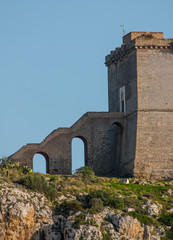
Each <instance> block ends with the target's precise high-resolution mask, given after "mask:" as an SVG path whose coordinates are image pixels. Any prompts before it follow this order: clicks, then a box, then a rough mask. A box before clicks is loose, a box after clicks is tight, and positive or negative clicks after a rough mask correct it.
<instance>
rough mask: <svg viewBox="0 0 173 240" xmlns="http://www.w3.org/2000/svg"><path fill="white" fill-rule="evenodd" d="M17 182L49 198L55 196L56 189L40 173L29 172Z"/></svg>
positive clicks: (51, 198) (52, 198)
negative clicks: (29, 173)
mask: <svg viewBox="0 0 173 240" xmlns="http://www.w3.org/2000/svg"><path fill="white" fill-rule="evenodd" d="M18 183H20V184H22V185H24V186H25V187H26V188H28V189H30V190H33V191H38V192H39V193H44V194H45V196H46V197H47V198H48V199H49V200H51V201H52V200H54V199H55V198H56V196H57V190H56V188H55V187H54V186H53V185H52V184H48V182H47V181H46V180H45V177H43V176H41V175H40V174H31V175H28V176H26V177H24V178H21V179H20V180H19V181H18Z"/></svg>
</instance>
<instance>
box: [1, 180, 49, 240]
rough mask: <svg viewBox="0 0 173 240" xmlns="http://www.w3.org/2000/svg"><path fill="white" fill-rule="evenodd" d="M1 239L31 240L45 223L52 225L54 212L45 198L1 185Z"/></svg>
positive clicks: (12, 186) (4, 184) (7, 185)
mask: <svg viewBox="0 0 173 240" xmlns="http://www.w3.org/2000/svg"><path fill="white" fill-rule="evenodd" d="M0 188H1V190H0V203H1V208H0V239H1V240H19V239H21V240H29V239H30V238H31V236H32V235H33V234H34V232H35V231H37V230H38V229H40V227H42V225H43V222H47V223H49V224H52V222H53V221H52V211H51V210H50V207H49V204H48V202H47V200H46V198H45V197H44V196H42V195H41V194H39V193H34V192H27V191H26V190H25V189H19V188H15V186H14V185H12V184H11V185H10V184H8V183H3V184H0Z"/></svg>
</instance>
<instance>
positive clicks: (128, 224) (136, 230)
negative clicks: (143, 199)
mask: <svg viewBox="0 0 173 240" xmlns="http://www.w3.org/2000/svg"><path fill="white" fill-rule="evenodd" d="M111 220H112V222H113V224H114V226H115V228H116V229H117V231H118V232H119V233H121V234H123V235H125V236H126V237H130V238H134V239H138V238H139V239H142V237H143V232H144V230H143V228H142V227H141V224H140V222H139V221H138V220H137V219H136V218H133V217H131V216H122V214H121V213H117V214H115V215H112V216H111Z"/></svg>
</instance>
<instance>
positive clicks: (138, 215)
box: [127, 212, 155, 226]
mask: <svg viewBox="0 0 173 240" xmlns="http://www.w3.org/2000/svg"><path fill="white" fill-rule="evenodd" d="M127 215H129V216H132V217H133V218H137V219H138V220H139V222H140V223H141V225H143V224H145V225H149V226H150V225H154V223H155V222H154V219H152V218H151V217H149V216H146V215H144V214H141V213H137V212H128V213H127Z"/></svg>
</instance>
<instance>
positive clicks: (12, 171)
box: [0, 162, 173, 239]
mask: <svg viewBox="0 0 173 240" xmlns="http://www.w3.org/2000/svg"><path fill="white" fill-rule="evenodd" d="M0 176H2V179H1V181H7V182H13V183H20V184H21V186H24V187H25V188H26V189H28V190H29V191H30V190H32V191H37V192H40V193H42V194H44V195H45V196H46V197H47V198H48V199H49V200H50V202H51V204H52V207H53V212H54V214H64V215H68V214H69V212H70V211H74V212H76V211H85V212H86V211H88V212H89V213H97V212H100V211H102V210H103V208H104V207H110V208H112V209H115V210H118V209H120V210H123V211H124V210H125V209H126V208H129V207H130V208H134V209H135V211H134V212H130V213H125V214H128V215H131V216H133V217H136V218H137V219H138V220H139V221H140V222H141V224H147V225H153V224H154V225H162V226H172V225H173V213H168V212H167V210H169V209H170V208H173V196H172V195H171V194H169V193H168V190H169V189H171V190H172V191H173V184H172V182H171V181H166V182H163V181H157V182H156V183H157V185H154V184H156V183H155V182H154V181H153V182H152V181H151V184H150V185H149V184H146V185H140V184H137V183H136V184H134V183H133V184H124V183H120V181H119V179H117V178H106V177H103V178H101V177H96V176H95V175H94V173H93V171H92V170H91V169H90V168H89V167H83V168H80V169H79V170H78V171H77V172H76V174H74V175H69V176H62V175H48V174H39V173H34V172H33V171H32V170H31V169H30V168H27V167H22V166H20V165H19V164H12V163H10V162H3V163H2V164H0ZM171 190H169V191H171ZM61 196H65V199H64V200H61V201H60V200H59V197H61ZM146 199H149V200H151V201H152V202H158V203H160V204H162V206H163V208H162V211H161V214H160V215H159V216H158V217H157V219H155V217H156V216H153V217H152V216H148V213H147V211H146V210H145V209H142V208H141V205H142V204H144V202H145V200H146ZM79 220H80V219H78V222H79ZM81 221H82V220H81ZM171 234H172V230H171V229H170V230H168V232H167V235H168V238H167V239H171V238H169V236H170V235H171Z"/></svg>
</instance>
